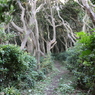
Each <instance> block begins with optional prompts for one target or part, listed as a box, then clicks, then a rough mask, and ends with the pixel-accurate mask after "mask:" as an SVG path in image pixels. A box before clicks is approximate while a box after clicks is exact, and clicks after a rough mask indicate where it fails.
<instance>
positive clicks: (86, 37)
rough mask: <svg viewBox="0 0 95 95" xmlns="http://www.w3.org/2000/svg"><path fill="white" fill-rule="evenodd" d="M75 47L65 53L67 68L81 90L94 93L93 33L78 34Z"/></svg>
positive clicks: (94, 40) (94, 45)
mask: <svg viewBox="0 0 95 95" xmlns="http://www.w3.org/2000/svg"><path fill="white" fill-rule="evenodd" d="M78 36H79V38H80V39H78V41H77V43H76V44H75V46H74V47H73V48H71V49H69V50H68V51H67V53H68V57H67V59H66V62H67V68H68V69H69V70H70V71H72V72H73V74H74V75H75V76H76V79H77V84H78V86H80V87H81V88H84V89H87V90H89V93H95V91H94V89H95V33H92V34H89V33H84V32H80V33H79V34H78Z"/></svg>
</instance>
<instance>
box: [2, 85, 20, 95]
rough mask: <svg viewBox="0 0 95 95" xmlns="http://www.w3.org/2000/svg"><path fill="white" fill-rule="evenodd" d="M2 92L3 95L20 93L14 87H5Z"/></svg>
mask: <svg viewBox="0 0 95 95" xmlns="http://www.w3.org/2000/svg"><path fill="white" fill-rule="evenodd" d="M2 93H4V94H3V95H21V94H20V92H19V90H18V89H16V88H14V87H7V88H5V89H3V91H2ZM1 95H2V94H1Z"/></svg>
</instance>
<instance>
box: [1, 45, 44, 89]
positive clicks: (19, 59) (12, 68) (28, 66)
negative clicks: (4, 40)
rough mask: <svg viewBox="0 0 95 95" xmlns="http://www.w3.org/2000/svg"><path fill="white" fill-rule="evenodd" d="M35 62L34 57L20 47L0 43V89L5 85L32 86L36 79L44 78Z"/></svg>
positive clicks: (23, 87)
mask: <svg viewBox="0 0 95 95" xmlns="http://www.w3.org/2000/svg"><path fill="white" fill-rule="evenodd" d="M36 63H37V61H36V59H35V58H34V57H33V56H30V55H29V54H28V53H26V52H24V51H22V50H20V47H18V46H14V45H0V87H1V88H0V89H1V90H2V88H3V87H7V86H14V87H17V88H19V89H25V88H32V87H34V86H35V83H36V81H38V80H41V79H43V78H44V73H43V72H42V71H39V70H37V64H36Z"/></svg>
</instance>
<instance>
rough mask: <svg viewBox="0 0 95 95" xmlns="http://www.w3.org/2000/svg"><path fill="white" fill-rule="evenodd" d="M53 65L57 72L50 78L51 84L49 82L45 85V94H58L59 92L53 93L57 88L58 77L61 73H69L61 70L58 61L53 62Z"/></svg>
mask: <svg viewBox="0 0 95 95" xmlns="http://www.w3.org/2000/svg"><path fill="white" fill-rule="evenodd" d="M55 67H56V68H57V69H58V71H59V72H58V74H57V75H56V76H54V77H53V78H52V80H51V84H49V86H47V87H46V89H45V95H59V94H60V93H55V89H57V88H58V84H59V79H60V78H61V77H62V76H63V74H68V73H69V71H68V70H63V69H62V68H61V67H62V65H61V64H60V63H59V62H58V61H56V62H55Z"/></svg>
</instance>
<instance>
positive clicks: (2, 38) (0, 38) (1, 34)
mask: <svg viewBox="0 0 95 95" xmlns="http://www.w3.org/2000/svg"><path fill="white" fill-rule="evenodd" d="M4 24H5V23H1V24H0V43H5V42H6V41H10V40H11V39H12V38H13V37H14V36H15V34H14V33H13V32H11V33H7V32H6V31H5V30H4Z"/></svg>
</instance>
